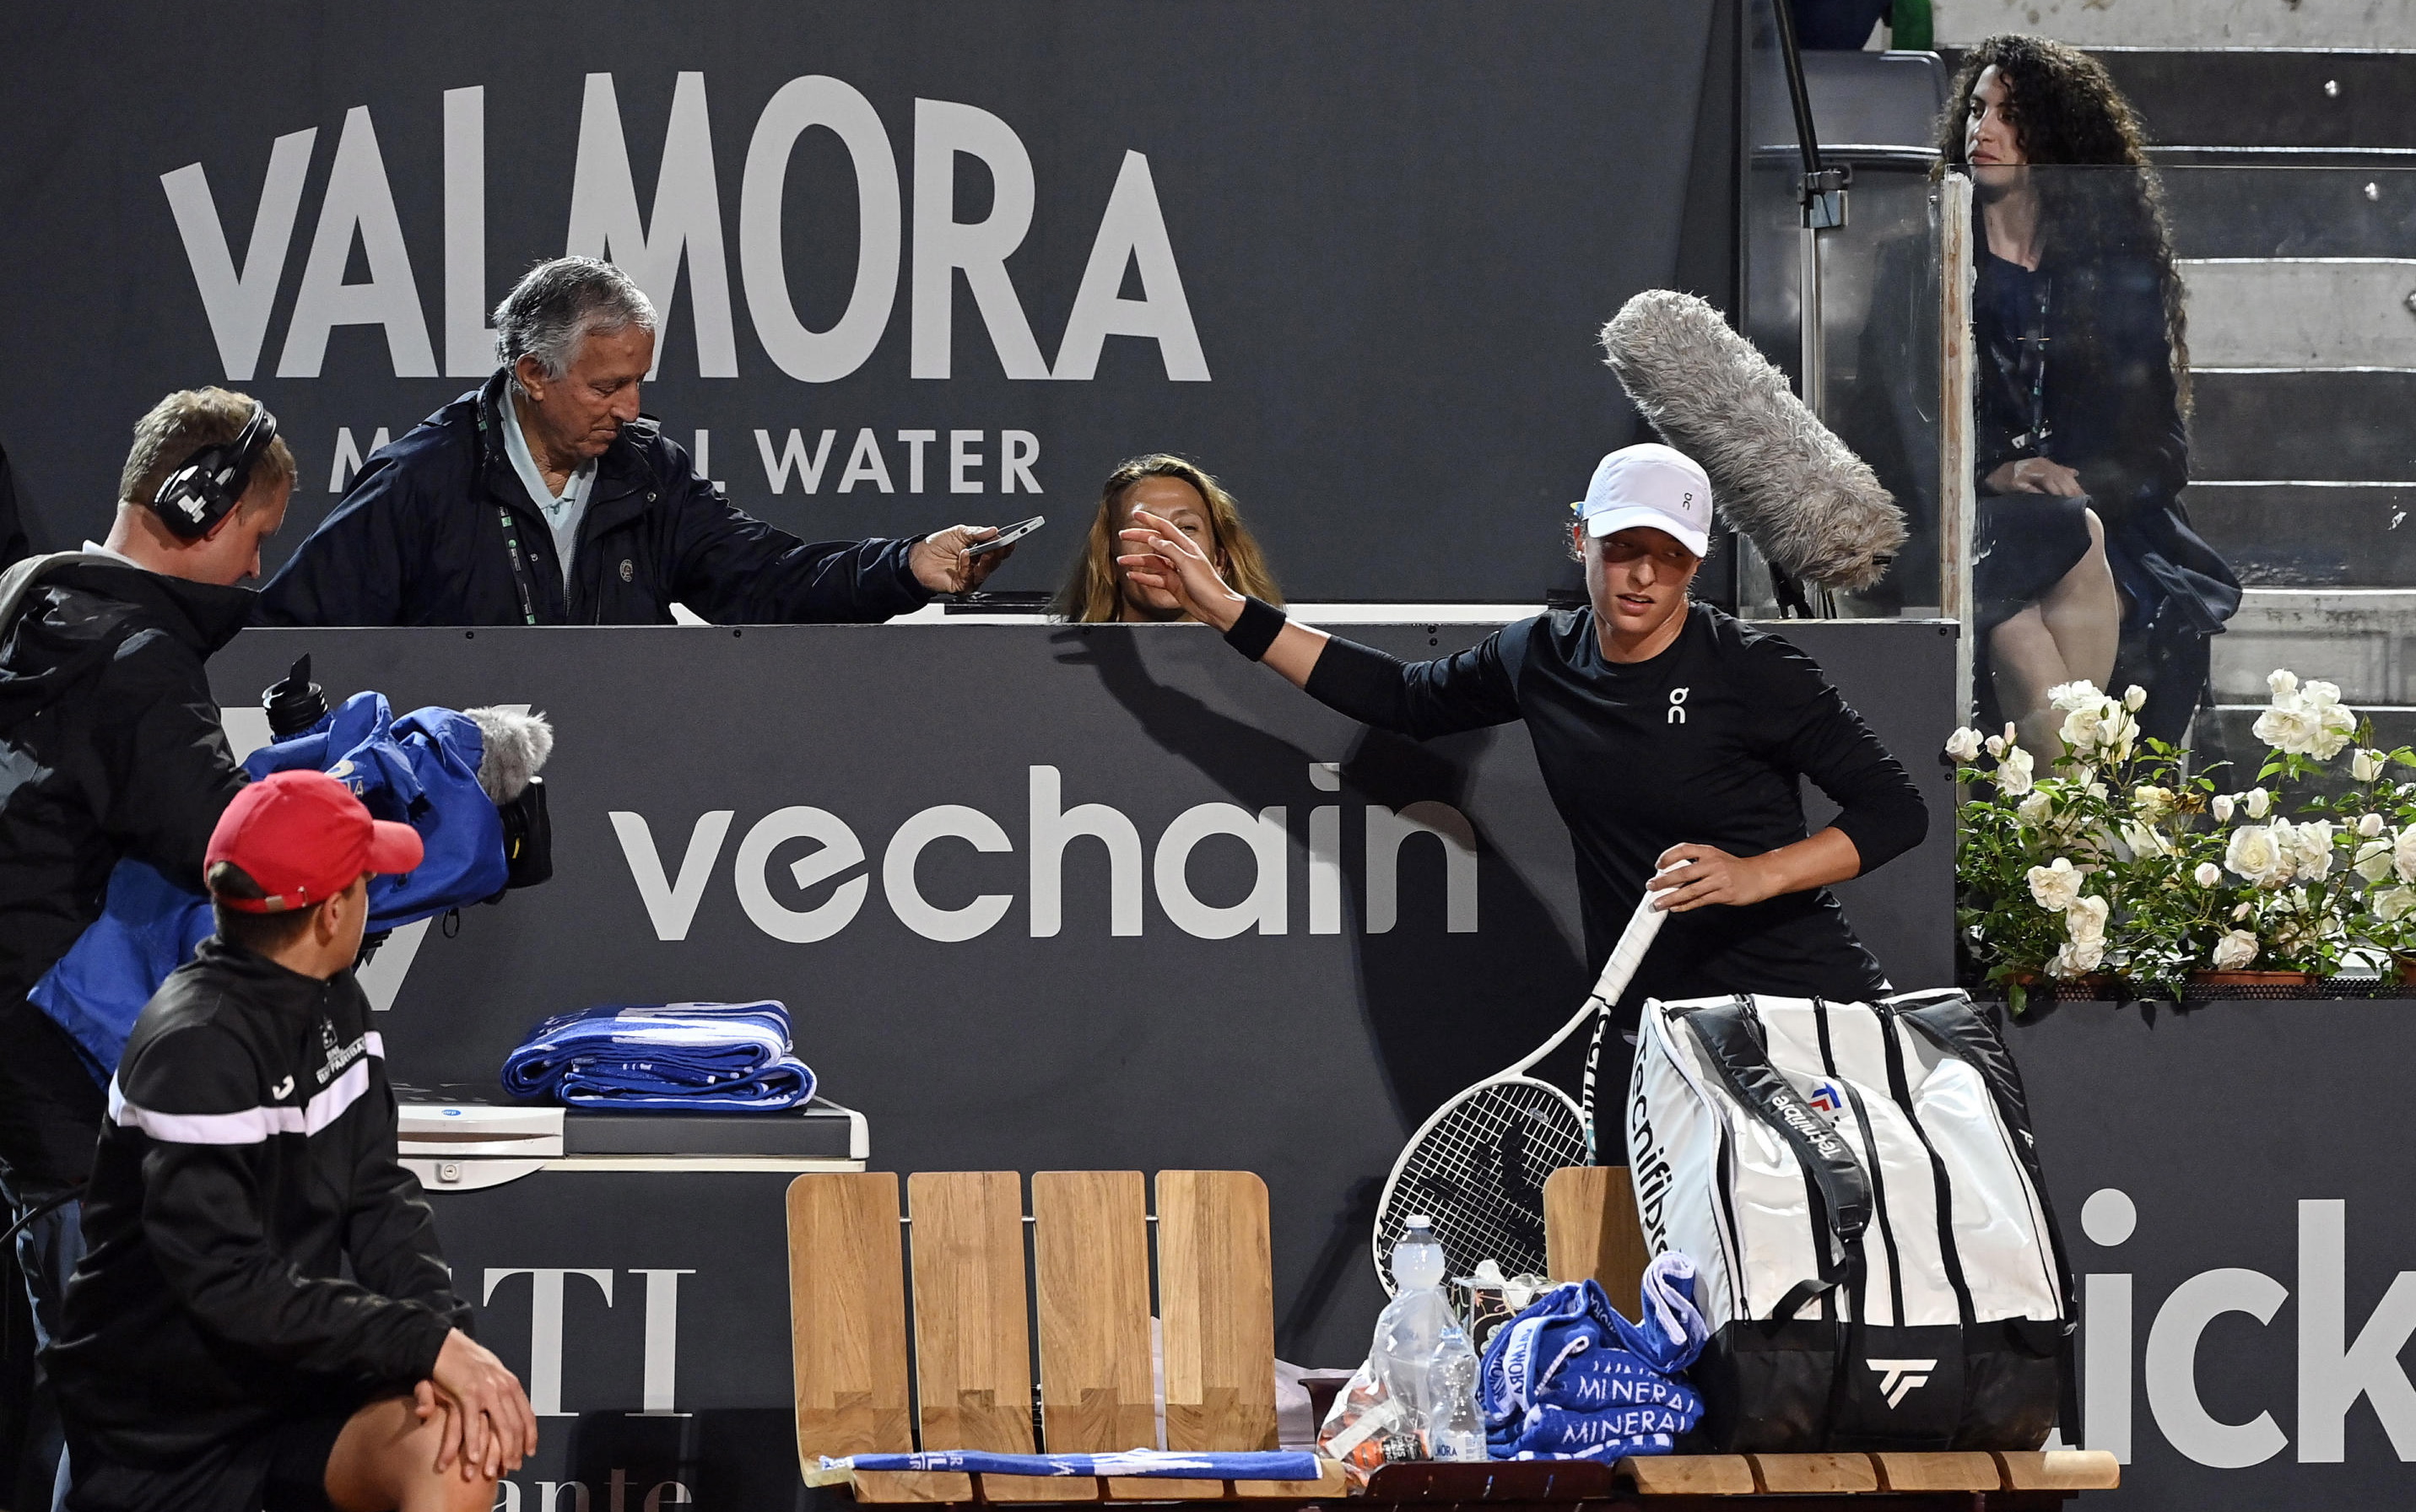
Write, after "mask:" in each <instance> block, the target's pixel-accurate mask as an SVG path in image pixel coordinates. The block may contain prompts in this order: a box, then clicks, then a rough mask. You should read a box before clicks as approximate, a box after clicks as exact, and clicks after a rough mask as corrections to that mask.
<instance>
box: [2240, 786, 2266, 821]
mask: <svg viewBox="0 0 2416 1512" xmlns="http://www.w3.org/2000/svg"><path fill="white" fill-rule="evenodd" d="M2245 801H2246V807H2247V809H2248V817H2249V818H2251V819H2262V818H2264V817H2265V816H2266V815H2267V814H2270V813H2272V812H2273V794H2270V793H2268V792H2266V791H2265V790H2264V789H2263V788H2250V789H2249V790H2248V795H2247V798H2246V800H2245Z"/></svg>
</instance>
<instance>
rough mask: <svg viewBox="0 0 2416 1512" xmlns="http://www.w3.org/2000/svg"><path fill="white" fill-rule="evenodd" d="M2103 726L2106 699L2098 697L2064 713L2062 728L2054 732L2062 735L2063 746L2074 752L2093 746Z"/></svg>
mask: <svg viewBox="0 0 2416 1512" xmlns="http://www.w3.org/2000/svg"><path fill="white" fill-rule="evenodd" d="M2083 686H2084V687H2085V686H2087V685H2085V684H2084V685H2083ZM2105 728H2106V701H2105V700H2103V699H2099V700H2097V701H2095V702H2093V703H2084V704H2082V705H2081V706H2080V707H2078V708H2076V709H2074V710H2072V711H2071V712H2070V713H2068V714H2066V715H2065V716H2064V717H2063V728H2062V729H2061V730H2060V731H2058V732H2056V733H2058V734H2059V735H2061V737H2062V740H2063V745H2064V748H2065V749H2066V750H2070V751H2074V752H2079V751H2084V750H2088V749H2090V748H2093V747H2094V746H2095V745H2096V744H2097V737H2098V735H2099V734H2100V733H2103V732H2104V730H2105Z"/></svg>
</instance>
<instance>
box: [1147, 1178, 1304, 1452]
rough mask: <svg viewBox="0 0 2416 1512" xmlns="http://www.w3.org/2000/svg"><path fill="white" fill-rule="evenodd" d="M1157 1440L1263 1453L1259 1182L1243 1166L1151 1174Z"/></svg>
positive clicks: (1270, 1387)
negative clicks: (1159, 1379) (1161, 1419)
mask: <svg viewBox="0 0 2416 1512" xmlns="http://www.w3.org/2000/svg"><path fill="white" fill-rule="evenodd" d="M1157 1300H1158V1317H1159V1319H1160V1322H1161V1325H1162V1329H1163V1333H1164V1336H1165V1353H1166V1446H1167V1447H1168V1448H1170V1449H1272V1448H1275V1447H1276V1301H1275V1278H1274V1269H1273V1256H1272V1253H1271V1249H1270V1245H1269V1241H1268V1236H1267V1186H1266V1183H1265V1182H1262V1181H1261V1180H1260V1179H1259V1178H1258V1177H1257V1176H1256V1175H1254V1174H1252V1173H1251V1172H1246V1171H1161V1172H1158V1173H1157Z"/></svg>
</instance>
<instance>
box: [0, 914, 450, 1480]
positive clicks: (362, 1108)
mask: <svg viewBox="0 0 2416 1512" xmlns="http://www.w3.org/2000/svg"><path fill="white" fill-rule="evenodd" d="M369 1020H370V1014H369V1001H368V999H367V998H366V997H364V996H363V995H362V992H361V990H360V985H359V984H358V983H357V982H356V981H355V980H354V977H353V974H352V973H351V972H349V971H345V972H340V973H338V974H337V975H335V976H334V977H333V978H332V979H330V980H327V981H321V980H319V979H318V978H316V977H312V976H305V975H301V974H300V973H298V972H293V971H289V970H287V969H286V968H285V967H283V966H280V965H279V964H278V963H277V962H275V961H273V960H268V959H266V958H265V957H263V956H256V955H254V954H252V953H251V952H250V951H249V950H245V949H242V948H240V947H238V946H235V945H229V944H227V943H226V942H225V941H223V940H220V939H219V938H218V937H216V936H212V937H211V938H210V939H208V940H205V941H204V942H203V943H202V947H201V949H200V951H199V952H198V953H197V954H196V955H195V957H194V959H193V960H190V961H188V962H187V963H186V964H184V965H183V966H180V967H178V968H177V969H176V970H175V972H174V974H172V975H170V976H169V978H168V979H167V981H166V982H164V983H162V984H161V985H160V988H159V992H158V994H157V995H155V996H154V997H153V998H152V999H151V1001H150V1002H149V1003H148V1004H147V1005H144V1007H143V1015H142V1017H141V1018H140V1019H138V1020H137V1021H135V1024H134V1033H133V1036H131V1037H130V1038H129V1039H128V1041H127V1046H126V1055H125V1058H124V1059H123V1060H121V1061H119V1062H118V1067H117V1077H116V1079H115V1080H114V1081H112V1082H111V1083H110V1095H109V1120H108V1123H107V1126H105V1128H104V1129H103V1131H102V1134H101V1139H100V1152H99V1155H98V1157H97V1158H96V1159H95V1161H94V1165H93V1175H92V1186H91V1188H90V1189H89V1190H88V1191H87V1193H86V1194H85V1197H84V1200H83V1235H84V1243H85V1245H86V1248H85V1251H84V1258H83V1263H82V1264H80V1265H78V1266H77V1267H76V1273H75V1278H74V1279H73V1280H72V1281H70V1282H69V1283H68V1296H67V1308H66V1323H65V1327H64V1328H63V1329H62V1331H61V1333H60V1336H59V1338H58V1339H57V1340H56V1342H54V1343H53V1345H52V1347H51V1349H50V1351H49V1352H48V1353H46V1354H45V1355H44V1356H43V1358H44V1362H45V1363H46V1364H47V1365H48V1367H49V1368H50V1370H51V1372H52V1379H53V1381H55V1382H56V1383H57V1384H58V1392H59V1410H60V1414H61V1416H62V1417H63V1418H64V1419H65V1420H66V1422H67V1427H68V1447H69V1452H70V1453H71V1454H73V1455H79V1456H81V1455H86V1454H97V1455H98V1456H99V1457H100V1458H102V1459H108V1460H113V1461H115V1462H118V1463H121V1464H128V1465H136V1466H145V1467H152V1468H160V1469H168V1468H174V1467H175V1466H177V1465H179V1464H181V1463H183V1462H185V1461H187V1460H189V1459H191V1458H192V1457H194V1456H195V1455H197V1454H200V1453H202V1452H204V1451H205V1450H207V1449H209V1448H210V1447H211V1446H212V1445H213V1444H219V1443H221V1442H223V1441H225V1440H228V1439H232V1438H238V1437H241V1436H244V1435H247V1434H250V1433H255V1432H257V1431H259V1430H261V1429H265V1428H267V1427H269V1426H271V1425H272V1424H274V1423H276V1422H278V1421H279V1420H281V1419H283V1418H285V1417H287V1416H289V1415H291V1414H294V1413H295V1412H297V1411H310V1410H325V1409H327V1408H331V1407H332V1408H341V1407H342V1406H343V1405H344V1404H345V1403H347V1402H351V1403H357V1402H360V1401H366V1400H368V1399H370V1398H371V1397H373V1396H375V1395H378V1394H380V1393H383V1392H389V1391H408V1390H409V1389H410V1388H411V1386H412V1384H413V1383H415V1382H417V1381H421V1380H425V1379H426V1378H427V1377H428V1375H429V1374H430V1372H431V1371H432V1370H434V1368H435V1367H436V1356H437V1353H438V1352H439V1351H441V1350H442V1349H443V1348H444V1345H445V1335H446V1333H447V1332H448V1331H449V1330H451V1329H453V1328H456V1327H461V1328H463V1329H465V1330H466V1329H467V1328H468V1326H469V1322H470V1312H469V1308H467V1307H466V1306H465V1305H464V1304H463V1303H462V1301H461V1298H460V1297H458V1296H456V1295H455V1294H454V1293H453V1288H452V1283H451V1281H450V1279H449V1278H447V1275H446V1272H445V1259H444V1255H443V1253H442V1252H441V1251H440V1250H439V1249H438V1247H437V1244H436V1221H435V1217H434V1216H433V1215H431V1214H430V1212H429V1209H428V1202H427V1201H426V1199H425V1198H424V1197H423V1196H422V1195H421V1193H420V1189H419V1183H418V1182H417V1181H416V1180H415V1178H414V1177H413V1176H412V1174H411V1172H409V1171H408V1170H406V1169H405V1168H404V1167H403V1165H402V1164H401V1162H400V1160H399V1159H397V1158H396V1155H395V1101H394V1092H393V1089H392V1088H391V1087H390V1086H389V1085H388V1084H387V1081H386V1077H385V1048H384V1046H383V1045H382V1044H381V1043H380V1041H379V1037H378V1036H377V1035H375V1034H373V1033H371V1032H370V1027H369Z"/></svg>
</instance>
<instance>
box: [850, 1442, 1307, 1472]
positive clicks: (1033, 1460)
mask: <svg viewBox="0 0 2416 1512" xmlns="http://www.w3.org/2000/svg"><path fill="white" fill-rule="evenodd" d="M822 1467H823V1469H824V1470H959V1471H967V1472H970V1473H972V1474H979V1475H1169V1476H1176V1477H1181V1478H1184V1479H1190V1478H1194V1477H1197V1478H1199V1479H1203V1480H1315V1479H1317V1475H1318V1463H1317V1456H1315V1455H1313V1454H1309V1453H1306V1452H1296V1451H1283V1452H1277V1451H1274V1450H1258V1449H1249V1450H1243V1449H1235V1450H1211V1451H1206V1452H1202V1453H1199V1454H1183V1453H1176V1452H1171V1451H1169V1450H1165V1449H1129V1450H1126V1451H1125V1452H1124V1453H1122V1454H989V1453H987V1452H985V1451H983V1450H979V1449H934V1450H930V1451H929V1452H927V1453H923V1454H855V1455H849V1456H848V1457H846V1458H845V1459H832V1458H830V1457H829V1456H828V1455H824V1456H823V1466H822Z"/></svg>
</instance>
